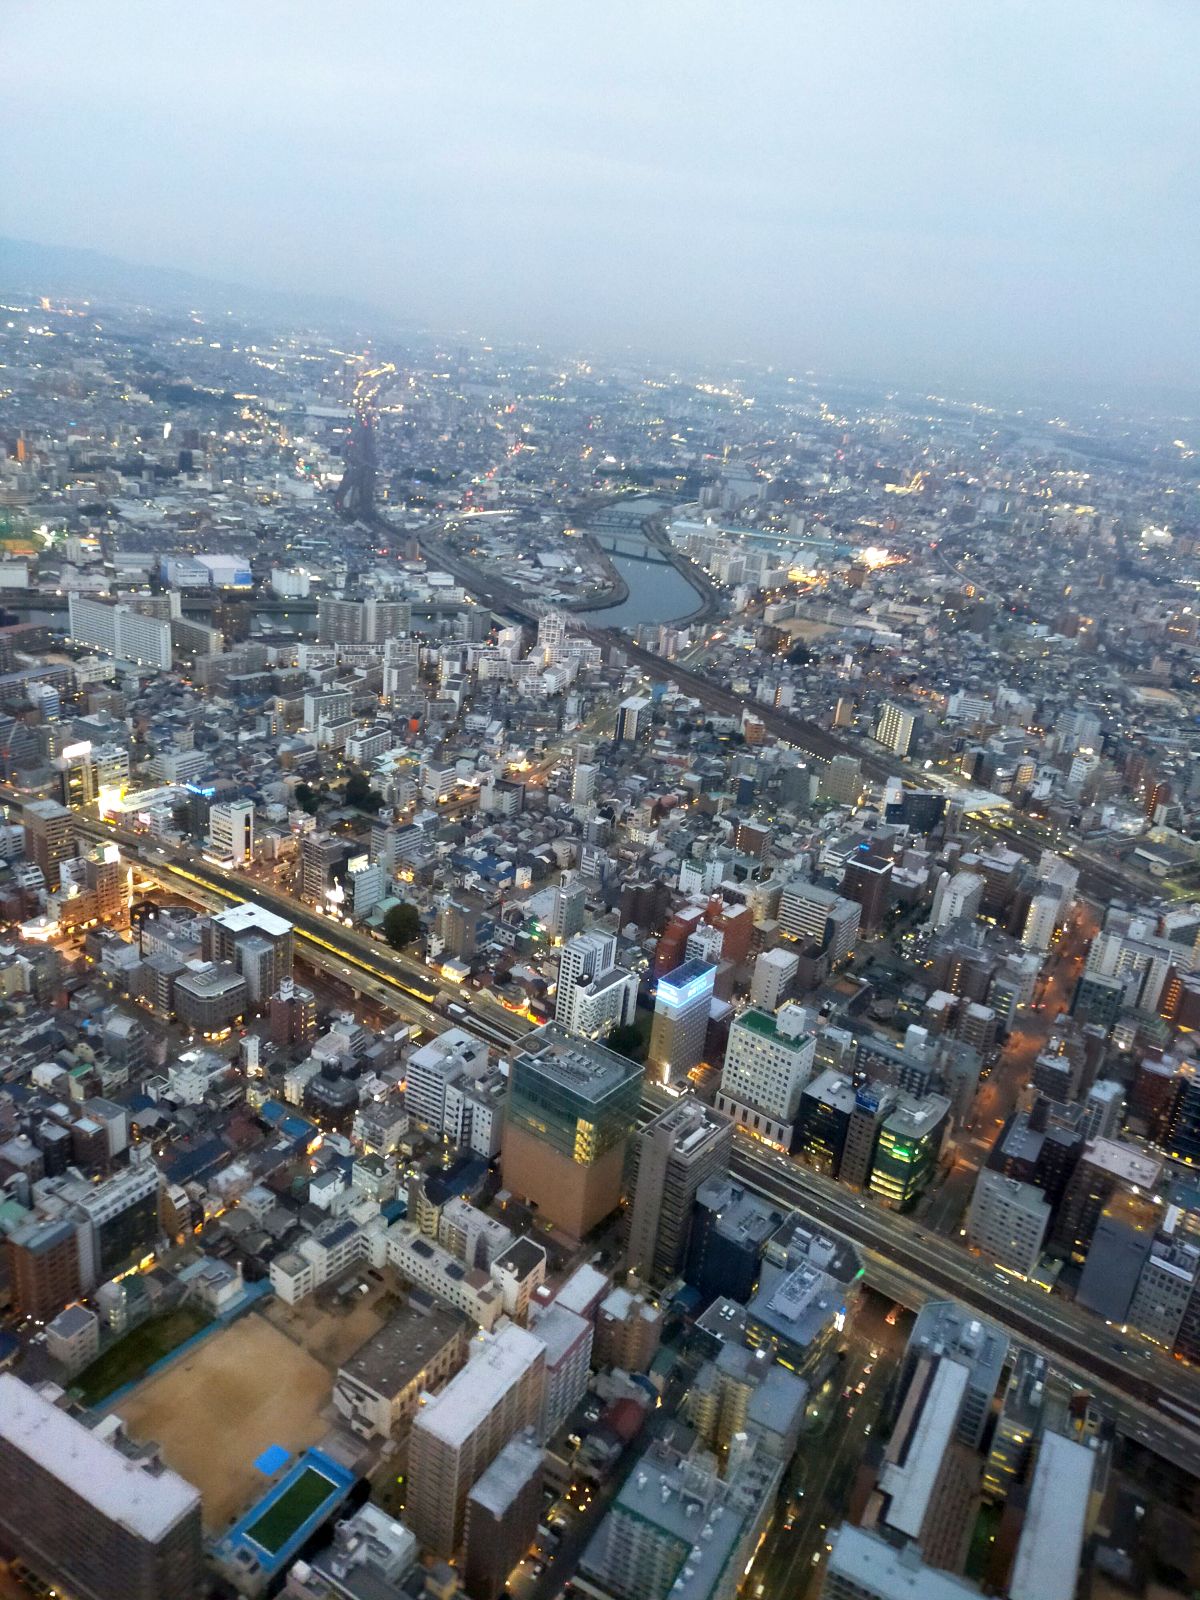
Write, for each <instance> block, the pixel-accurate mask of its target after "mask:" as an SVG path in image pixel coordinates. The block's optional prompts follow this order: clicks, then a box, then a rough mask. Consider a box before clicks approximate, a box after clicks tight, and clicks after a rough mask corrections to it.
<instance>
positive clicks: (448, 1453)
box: [405, 1323, 546, 1556]
mask: <svg viewBox="0 0 1200 1600" xmlns="http://www.w3.org/2000/svg"><path fill="white" fill-rule="evenodd" d="M545 1357H546V1350H545V1346H544V1345H543V1344H542V1342H541V1340H540V1339H538V1338H536V1337H535V1336H534V1335H533V1334H532V1333H527V1332H526V1331H525V1329H524V1328H519V1327H517V1325H516V1324H515V1323H510V1324H509V1325H508V1326H507V1327H506V1328H504V1329H503V1330H502V1331H501V1332H500V1333H497V1334H486V1333H481V1334H479V1335H477V1336H476V1338H475V1339H474V1340H473V1341H472V1345H471V1350H470V1358H469V1360H468V1362H467V1365H466V1366H465V1367H464V1368H463V1369H462V1371H461V1372H459V1373H458V1374H457V1376H455V1377H454V1378H452V1379H451V1380H450V1382H449V1383H448V1384H447V1385H446V1387H445V1388H444V1389H443V1390H442V1392H441V1394H440V1395H438V1397H437V1399H436V1400H433V1401H431V1402H430V1403H429V1404H428V1405H427V1406H425V1407H424V1408H423V1409H422V1410H421V1411H420V1412H419V1413H418V1415H417V1418H416V1421H415V1422H414V1423H413V1428H412V1434H411V1437H410V1441H409V1454H408V1462H409V1469H408V1482H409V1492H408V1505H407V1509H406V1511H405V1519H406V1521H407V1522H408V1523H409V1525H410V1526H411V1528H412V1531H413V1532H414V1533H415V1534H416V1536H417V1538H418V1539H419V1540H420V1542H421V1544H423V1545H424V1546H425V1548H426V1549H427V1550H429V1551H431V1552H432V1553H433V1554H435V1555H439V1556H451V1555H453V1554H454V1552H455V1551H456V1550H457V1549H458V1548H459V1546H460V1545H461V1544H462V1539H463V1524H464V1517H465V1512H466V1505H467V1496H468V1495H469V1494H470V1492H471V1488H472V1486H473V1485H474V1484H475V1483H476V1482H477V1481H478V1480H479V1479H480V1478H481V1477H482V1476H483V1474H484V1472H485V1471H486V1470H487V1468H488V1467H490V1466H491V1464H492V1462H493V1461H494V1460H495V1459H496V1457H497V1456H498V1455H499V1454H500V1452H501V1451H502V1450H503V1449H504V1447H505V1445H506V1444H508V1442H509V1440H510V1439H512V1438H513V1437H514V1435H515V1434H517V1433H519V1432H520V1431H521V1430H522V1429H524V1428H531V1429H533V1430H534V1432H535V1435H536V1432H537V1429H538V1428H539V1427H540V1424H541V1417H542V1406H543V1399H544V1394H543V1391H544V1388H545V1381H546V1376H545Z"/></svg>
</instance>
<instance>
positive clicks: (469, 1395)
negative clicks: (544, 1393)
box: [414, 1323, 545, 1449]
mask: <svg viewBox="0 0 1200 1600" xmlns="http://www.w3.org/2000/svg"><path fill="white" fill-rule="evenodd" d="M544 1356H545V1346H544V1345H543V1344H542V1341H541V1340H540V1339H538V1338H536V1337H535V1336H534V1335H533V1334H532V1333H526V1331H525V1329H524V1328H518V1327H517V1326H516V1324H515V1323H512V1324H510V1325H509V1326H508V1327H507V1328H504V1329H503V1330H502V1331H501V1332H500V1333H496V1334H488V1333H481V1334H479V1335H478V1336H477V1337H476V1339H475V1340H474V1341H473V1343H472V1346H471V1359H470V1360H469V1361H468V1363H467V1365H466V1366H465V1367H464V1368H463V1370H462V1371H461V1372H460V1373H458V1374H457V1375H456V1376H455V1377H453V1378H451V1380H450V1382H449V1383H448V1384H447V1385H446V1387H445V1388H444V1389H443V1390H442V1392H441V1394H440V1395H438V1397H437V1399H436V1400H434V1401H432V1402H431V1403H430V1404H429V1405H428V1406H426V1408H425V1410H424V1411H422V1412H421V1414H420V1416H418V1418H417V1420H416V1423H415V1424H414V1429H416V1428H420V1429H421V1430H423V1431H424V1432H426V1433H430V1434H432V1435H433V1436H434V1437H435V1438H437V1439H441V1440H442V1442H443V1443H445V1444H448V1445H450V1446H451V1447H452V1448H453V1449H459V1448H461V1447H462V1445H464V1444H465V1443H466V1441H467V1440H468V1439H469V1438H470V1437H471V1435H472V1434H473V1433H474V1432H475V1430H476V1428H478V1427H479V1426H480V1425H481V1424H482V1422H483V1420H484V1418H485V1417H487V1415H488V1413H489V1412H490V1411H491V1410H492V1408H493V1406H496V1405H498V1404H499V1403H500V1401H501V1400H502V1399H503V1398H504V1396H505V1395H506V1394H507V1393H508V1391H509V1390H510V1389H511V1388H512V1387H513V1386H514V1384H517V1383H519V1382H520V1381H521V1379H522V1378H523V1377H524V1376H525V1374H526V1373H527V1372H528V1371H529V1369H530V1368H531V1367H532V1366H534V1365H535V1363H536V1362H538V1361H539V1360H542V1359H544Z"/></svg>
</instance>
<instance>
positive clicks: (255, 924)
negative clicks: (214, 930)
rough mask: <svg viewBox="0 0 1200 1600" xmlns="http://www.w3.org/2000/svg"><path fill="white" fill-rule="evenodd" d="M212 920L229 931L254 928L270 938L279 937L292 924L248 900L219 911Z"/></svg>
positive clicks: (242, 931)
mask: <svg viewBox="0 0 1200 1600" xmlns="http://www.w3.org/2000/svg"><path fill="white" fill-rule="evenodd" d="M213 921H214V922H218V923H220V925H221V927H223V928H227V929H228V930H229V932H230V933H245V932H246V931H247V930H248V929H254V930H255V932H257V933H265V934H266V935H267V936H268V937H269V938H272V939H281V938H282V937H283V935H284V934H285V933H290V932H291V931H292V925H291V923H290V922H288V921H287V919H286V918H284V917H277V916H276V915H275V913H274V912H273V911H266V910H264V909H263V907H262V906H256V905H251V904H250V903H249V902H248V901H247V902H244V903H243V904H242V905H240V906H230V907H229V909H228V910H227V911H219V912H218V913H217V914H216V916H214V917H213Z"/></svg>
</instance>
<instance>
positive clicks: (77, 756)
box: [54, 740, 100, 810]
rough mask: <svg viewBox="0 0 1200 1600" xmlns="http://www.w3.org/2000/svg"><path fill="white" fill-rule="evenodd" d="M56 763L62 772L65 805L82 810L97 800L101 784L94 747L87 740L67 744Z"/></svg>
mask: <svg viewBox="0 0 1200 1600" xmlns="http://www.w3.org/2000/svg"><path fill="white" fill-rule="evenodd" d="M54 765H55V766H56V767H57V768H58V770H59V771H60V772H61V773H62V801H63V804H64V805H66V806H70V807H71V808H72V809H76V810H82V808H83V807H85V806H90V805H92V804H93V803H94V802H95V799H96V796H97V794H98V793H99V789H100V785H99V779H98V776H97V770H96V763H95V762H94V761H93V760H92V747H91V745H90V744H89V743H88V742H87V741H86V740H85V741H83V742H81V743H75V744H69V745H67V746H66V747H65V749H64V750H63V751H62V754H61V755H60V756H59V757H58V759H57V761H55V763H54Z"/></svg>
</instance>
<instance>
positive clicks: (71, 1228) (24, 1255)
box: [5, 1217, 90, 1322]
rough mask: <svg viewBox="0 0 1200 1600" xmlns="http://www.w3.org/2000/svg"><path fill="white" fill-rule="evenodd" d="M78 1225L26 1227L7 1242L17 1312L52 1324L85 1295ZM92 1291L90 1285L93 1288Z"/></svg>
mask: <svg viewBox="0 0 1200 1600" xmlns="http://www.w3.org/2000/svg"><path fill="white" fill-rule="evenodd" d="M78 1232H79V1228H78V1224H77V1223H76V1222H74V1221H72V1220H70V1219H69V1218H65V1217H64V1218H56V1219H54V1220H52V1221H45V1222H37V1221H33V1222H26V1223H22V1225H21V1226H20V1227H19V1228H16V1229H15V1230H14V1231H13V1232H12V1233H10V1234H9V1236H8V1238H7V1240H6V1241H5V1245H6V1253H7V1255H8V1275H9V1279H10V1281H11V1284H12V1302H13V1308H14V1310H16V1311H17V1312H18V1313H19V1314H20V1315H21V1316H23V1317H33V1318H35V1319H36V1320H37V1321H38V1322H49V1320H50V1318H51V1317H55V1316H57V1315H58V1313H59V1312H60V1311H61V1310H62V1308H63V1307H64V1306H65V1305H69V1304H70V1303H71V1301H72V1300H75V1299H77V1298H78V1297H79V1295H80V1294H81V1293H82V1291H83V1276H82V1273H81V1270H80V1249H79V1238H78ZM89 1287H90V1285H89Z"/></svg>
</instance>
